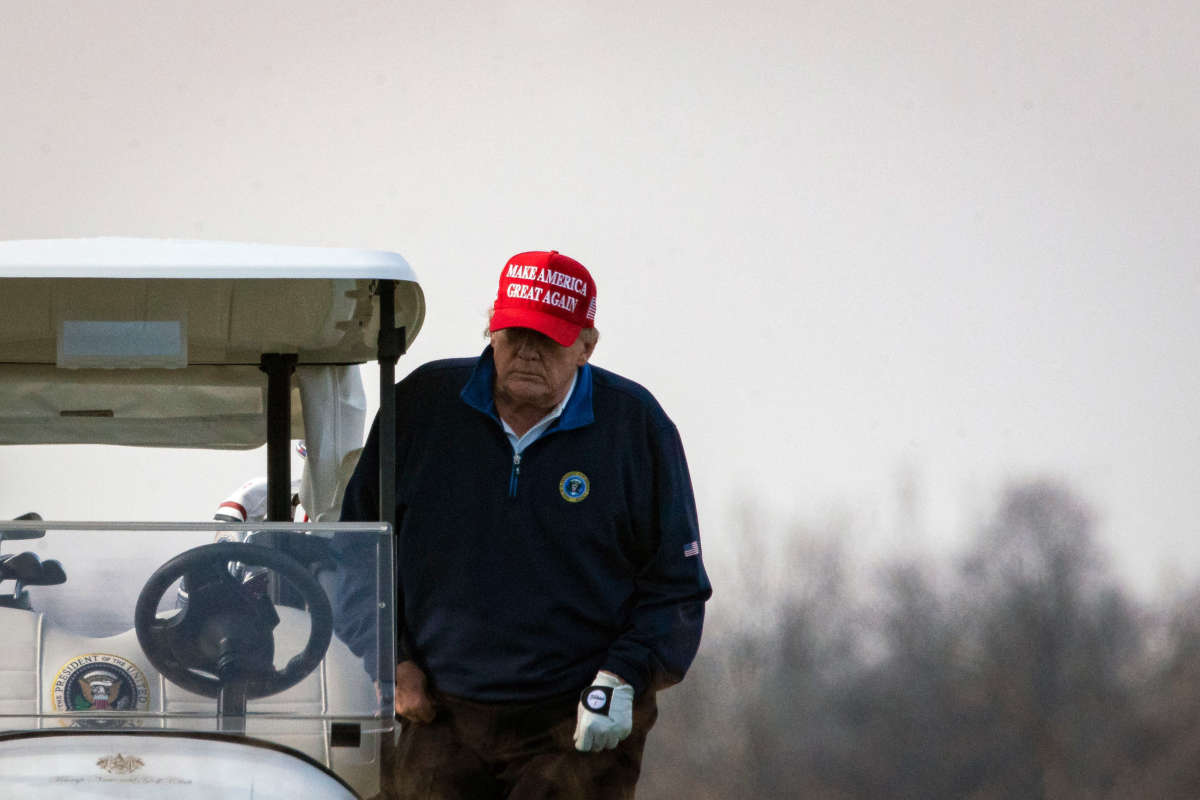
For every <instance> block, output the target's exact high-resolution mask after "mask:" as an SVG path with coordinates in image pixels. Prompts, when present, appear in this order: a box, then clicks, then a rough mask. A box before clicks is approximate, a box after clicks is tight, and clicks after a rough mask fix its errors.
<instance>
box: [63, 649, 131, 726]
mask: <svg viewBox="0 0 1200 800" xmlns="http://www.w3.org/2000/svg"><path fill="white" fill-rule="evenodd" d="M52 694H53V698H54V710H55V711H146V710H148V709H149V708H150V684H149V682H148V681H147V680H146V675H145V673H143V672H142V670H141V669H140V668H139V667H138V666H137V664H134V663H133V662H132V661H130V660H128V659H125V658H122V657H121V656H116V655H112V654H110V653H87V654H85V655H80V656H76V657H75V658H72V659H71V660H70V661H68V662H67V663H66V664H64V665H63V667H62V669H60V670H59V671H58V674H57V675H56V676H55V677H54V684H53V689H52ZM84 722H85V721H84V720H62V721H61V724H63V725H64V726H65V725H75V726H80V725H82V724H84ZM86 722H87V724H88V726H89V727H90V726H98V727H111V726H115V725H123V724H127V723H125V722H124V721H118V720H105V719H91V720H87V721H86ZM130 722H132V723H134V724H136V721H133V720H130Z"/></svg>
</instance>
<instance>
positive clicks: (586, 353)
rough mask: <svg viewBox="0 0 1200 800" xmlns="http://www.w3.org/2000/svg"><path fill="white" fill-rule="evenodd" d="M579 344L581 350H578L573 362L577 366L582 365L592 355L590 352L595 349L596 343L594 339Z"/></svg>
mask: <svg viewBox="0 0 1200 800" xmlns="http://www.w3.org/2000/svg"><path fill="white" fill-rule="evenodd" d="M581 344H582V345H583V350H582V351H580V353H579V358H578V359H576V364H575V365H576V366H578V367H582V366H583V365H584V364H586V363H587V361H588V359H589V358H591V357H592V353H593V352H594V351H595V350H596V343H595V342H594V341H593V342H581Z"/></svg>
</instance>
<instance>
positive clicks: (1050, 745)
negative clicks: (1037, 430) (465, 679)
mask: <svg viewBox="0 0 1200 800" xmlns="http://www.w3.org/2000/svg"><path fill="white" fill-rule="evenodd" d="M988 517H989V518H988V519H984V520H981V521H980V522H979V525H978V528H977V529H976V531H975V532H974V534H973V536H972V538H971V543H970V545H969V546H968V547H967V548H966V550H965V551H964V552H963V553H960V554H959V555H958V556H956V557H953V558H951V557H949V556H947V557H946V561H947V562H948V563H934V561H933V559H930V558H926V557H917V556H914V557H911V558H906V557H904V556H899V557H897V558H896V559H895V560H893V561H892V562H891V563H887V564H886V565H884V566H882V567H881V568H880V569H879V571H878V573H876V574H873V575H872V578H871V580H870V581H868V582H867V585H866V586H865V587H864V586H862V585H860V584H858V583H857V582H856V581H854V580H851V578H850V574H851V571H850V566H851V565H849V564H848V563H847V559H846V557H845V556H844V555H843V551H842V550H841V549H840V548H839V547H837V546H836V544H833V543H830V541H829V540H826V541H825V542H824V543H820V544H814V543H813V542H812V541H809V542H805V541H799V542H798V543H795V542H794V543H793V544H794V547H793V549H792V550H791V551H790V555H789V556H788V557H787V558H786V559H783V561H784V562H786V563H782V564H779V563H774V562H776V561H778V560H777V559H775V558H772V557H770V556H768V555H767V550H766V548H765V547H764V546H763V542H762V540H761V538H760V537H756V536H755V535H754V534H753V532H752V531H738V532H737V534H738V535H739V537H742V538H744V540H745V541H744V542H743V541H741V540H739V546H740V545H743V544H744V548H743V550H742V553H741V555H742V562H741V564H740V566H739V571H740V572H741V574H742V581H743V588H745V587H749V588H750V591H749V592H747V594H748V595H750V596H751V597H752V599H753V601H754V602H753V603H752V604H750V605H748V606H743V607H741V609H740V610H736V609H735V610H734V611H733V612H732V613H726V614H722V613H720V612H721V609H722V605H721V603H720V602H717V601H714V603H713V604H711V608H712V613H710V616H709V621H708V625H707V627H706V631H705V641H704V644H703V645H702V647H701V652H700V655H699V656H698V657H697V659H696V662H695V664H694V665H693V668H692V671H691V672H690V673H689V675H688V677H687V679H686V680H685V681H684V682H683V683H682V684H680V685H679V686H676V687H674V688H672V689H670V690H668V691H666V692H664V693H662V694H660V695H659V705H660V708H661V710H662V714H661V716H660V719H659V723H658V725H657V726H656V727H655V730H654V732H653V734H652V735H651V737H650V744H649V746H648V750H647V753H646V763H645V768H644V772H643V777H642V781H641V783H640V784H639V791H638V796H639V797H641V798H663V799H664V800H665V799H666V798H682V797H687V798H745V799H747V800H768V799H769V798H789V800H790V799H791V798H922V799H925V798H929V799H932V798H956V800H957V799H959V798H975V799H977V800H985V799H986V800H992V798H1195V797H1200V658H1198V657H1197V656H1198V655H1200V606H1198V604H1197V602H1195V601H1196V600H1197V599H1200V591H1198V590H1197V589H1196V588H1193V589H1192V590H1190V591H1183V592H1177V593H1176V595H1175V596H1173V597H1169V598H1164V599H1161V600H1156V601H1154V602H1146V601H1137V600H1135V599H1133V598H1132V597H1131V596H1130V594H1129V593H1128V592H1127V591H1125V590H1124V589H1123V588H1122V586H1121V585H1120V581H1119V580H1118V579H1117V578H1116V577H1115V576H1114V574H1113V573H1112V572H1111V570H1110V567H1109V566H1108V563H1107V561H1106V558H1105V554H1104V553H1103V552H1100V550H1099V548H1098V545H1097V543H1096V541H1095V537H1094V535H1093V515H1092V514H1091V512H1090V511H1089V509H1088V507H1087V505H1086V503H1085V502H1084V501H1083V500H1082V499H1081V498H1080V497H1078V496H1077V495H1076V494H1075V493H1073V492H1072V491H1071V490H1070V489H1069V488H1067V487H1064V486H1063V485H1061V484H1058V483H1053V482H1047V481H1031V482H1027V483H1024V484H1020V485H1014V486H1012V487H1011V488H1009V489H1007V490H1005V491H1004V492H1003V493H1002V496H1001V497H999V498H998V500H997V503H996V507H995V509H993V510H992V511H991V512H990V514H989V515H988ZM804 538H805V537H798V539H800V540H803V539H804ZM949 562H952V563H949ZM778 566H782V567H783V569H782V574H783V575H784V576H785V577H784V580H783V581H782V582H781V583H778V584H777V585H775V588H771V587H772V586H773V581H772V580H770V579H769V574H772V573H773V570H774V568H775V567H778ZM714 582H715V581H714ZM731 589H732V590H734V591H735V593H736V587H729V586H721V585H719V584H718V585H717V586H716V591H717V592H719V593H720V592H728V591H730V590H731ZM754 595H757V596H754ZM719 599H720V598H719V596H718V600H719Z"/></svg>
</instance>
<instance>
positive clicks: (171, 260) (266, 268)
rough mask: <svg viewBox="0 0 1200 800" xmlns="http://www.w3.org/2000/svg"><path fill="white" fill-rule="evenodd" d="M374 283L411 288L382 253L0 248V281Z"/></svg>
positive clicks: (188, 245) (77, 244) (229, 245)
mask: <svg viewBox="0 0 1200 800" xmlns="http://www.w3.org/2000/svg"><path fill="white" fill-rule="evenodd" d="M34 277H36V278H118V279H124V278H175V279H178V278H351V279H355V278H374V279H389V280H395V281H409V282H412V283H416V282H417V277H416V275H415V274H414V273H413V271H412V268H411V267H410V266H409V265H408V262H407V261H405V260H404V258H403V257H402V256H400V255H398V254H396V253H388V252H384V251H380V250H355V249H350V248H340V247H296V246H290V245H276V244H249V243H241V242H204V241H190V240H184V239H131V238H123V237H100V238H94V239H26V240H19V241H7V242H0V278H34Z"/></svg>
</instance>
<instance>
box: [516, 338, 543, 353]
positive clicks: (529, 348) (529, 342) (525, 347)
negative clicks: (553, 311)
mask: <svg viewBox="0 0 1200 800" xmlns="http://www.w3.org/2000/svg"><path fill="white" fill-rule="evenodd" d="M541 354H542V351H541V349H540V348H539V347H538V346H537V342H536V341H534V339H533V337H532V336H522V337H521V339H520V341H518V342H517V355H519V356H520V357H521V358H537V357H538V356H540V355H541Z"/></svg>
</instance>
